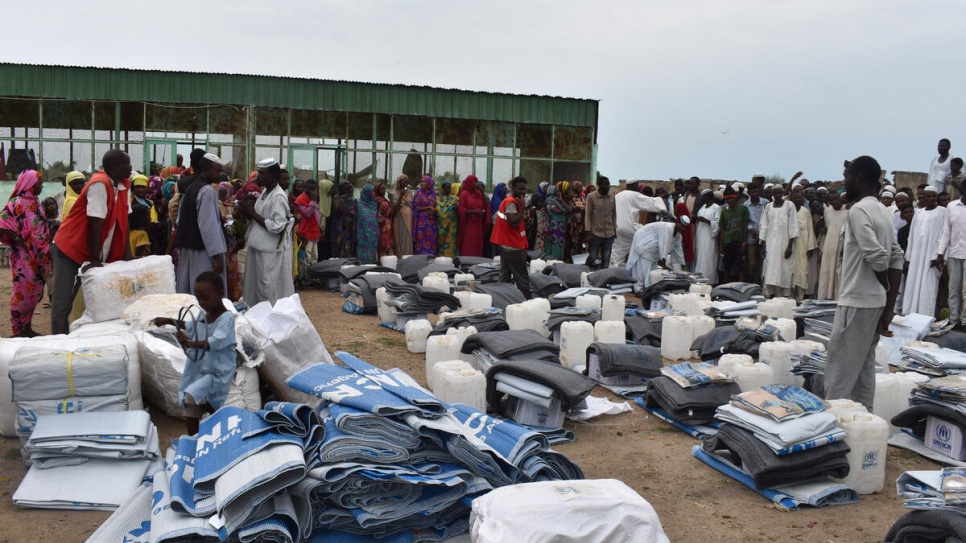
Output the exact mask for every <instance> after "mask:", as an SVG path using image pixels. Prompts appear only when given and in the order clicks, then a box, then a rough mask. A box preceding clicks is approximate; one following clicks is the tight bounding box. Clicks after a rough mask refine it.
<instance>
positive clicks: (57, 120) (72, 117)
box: [44, 100, 91, 138]
mask: <svg viewBox="0 0 966 543" xmlns="http://www.w3.org/2000/svg"><path fill="white" fill-rule="evenodd" d="M90 127H91V103H90V102H79V101H73V100H70V101H66V100H45V101H44V128H45V130H44V137H45V138H47V137H67V136H48V135H47V131H46V129H47V128H57V129H64V131H63V132H64V133H66V132H67V130H66V129H70V128H88V129H89V128H90Z"/></svg>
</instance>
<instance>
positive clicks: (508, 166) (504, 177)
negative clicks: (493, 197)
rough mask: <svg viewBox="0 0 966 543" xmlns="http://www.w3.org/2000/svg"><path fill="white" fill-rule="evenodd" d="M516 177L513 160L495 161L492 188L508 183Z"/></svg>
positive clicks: (496, 159) (501, 159) (497, 159)
mask: <svg viewBox="0 0 966 543" xmlns="http://www.w3.org/2000/svg"><path fill="white" fill-rule="evenodd" d="M514 175H515V174H514V170H513V160H511V159H504V158H494V159H493V179H491V181H492V185H491V186H496V185H498V184H500V183H506V182H508V181H509V180H511V179H513V176H514Z"/></svg>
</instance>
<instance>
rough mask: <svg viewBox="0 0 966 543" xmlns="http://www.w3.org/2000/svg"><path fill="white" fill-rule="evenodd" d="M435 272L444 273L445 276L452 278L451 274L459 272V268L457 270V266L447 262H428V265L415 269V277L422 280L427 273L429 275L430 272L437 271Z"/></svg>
mask: <svg viewBox="0 0 966 543" xmlns="http://www.w3.org/2000/svg"><path fill="white" fill-rule="evenodd" d="M437 272H442V273H445V274H446V276H447V277H449V278H450V279H453V276H454V275H456V274H457V273H460V270H459V268H457V267H455V266H451V265H449V264H435V263H434V264H430V265H429V266H426V267H425V268H422V269H420V270H419V271H417V272H416V277H417V278H418V279H419V280H420V281H422V280H423V279H425V278H426V276H427V275H429V274H431V273H437Z"/></svg>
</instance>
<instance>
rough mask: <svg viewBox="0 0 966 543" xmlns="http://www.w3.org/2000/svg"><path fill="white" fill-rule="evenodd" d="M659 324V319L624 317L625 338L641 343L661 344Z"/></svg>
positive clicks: (660, 324) (657, 345)
mask: <svg viewBox="0 0 966 543" xmlns="http://www.w3.org/2000/svg"><path fill="white" fill-rule="evenodd" d="M661 326H662V323H661V322H660V321H657V322H652V321H651V320H650V319H648V318H646V317H641V316H637V315H635V316H631V317H624V328H625V329H626V330H627V339H629V340H631V341H633V342H634V343H640V344H641V345H653V346H655V347H660V346H661Z"/></svg>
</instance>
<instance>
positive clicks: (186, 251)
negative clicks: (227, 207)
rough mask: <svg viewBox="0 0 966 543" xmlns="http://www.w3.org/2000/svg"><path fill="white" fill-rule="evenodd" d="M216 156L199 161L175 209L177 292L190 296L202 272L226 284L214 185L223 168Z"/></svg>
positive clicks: (223, 241) (221, 231) (209, 155)
mask: <svg viewBox="0 0 966 543" xmlns="http://www.w3.org/2000/svg"><path fill="white" fill-rule="evenodd" d="M224 165H225V164H224V162H222V161H221V159H220V158H218V156H216V155H213V154H211V153H205V155H204V156H202V157H201V160H199V161H198V170H197V174H196V175H195V177H194V178H193V179H192V180H191V183H190V184H189V185H188V186H187V188H185V192H184V195H183V196H182V197H181V204H180V205H179V207H178V227H177V230H176V234H175V237H174V246H175V247H177V248H178V269H177V290H178V292H180V293H182V294H191V293H192V292H193V289H194V284H195V279H196V278H197V277H198V275H199V274H201V273H202V272H206V271H209V270H213V271H214V272H215V273H217V274H218V275H220V276H221V279H222V282H223V283H224V284H223V288H225V292H228V288H227V281H226V267H225V253H226V252H227V251H228V248H227V246H226V244H225V233H224V228H222V224H221V214H220V213H219V212H218V193H217V192H215V189H214V188H212V184H213V183H218V181H219V180H220V179H221V171H222V167H223V166H224Z"/></svg>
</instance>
